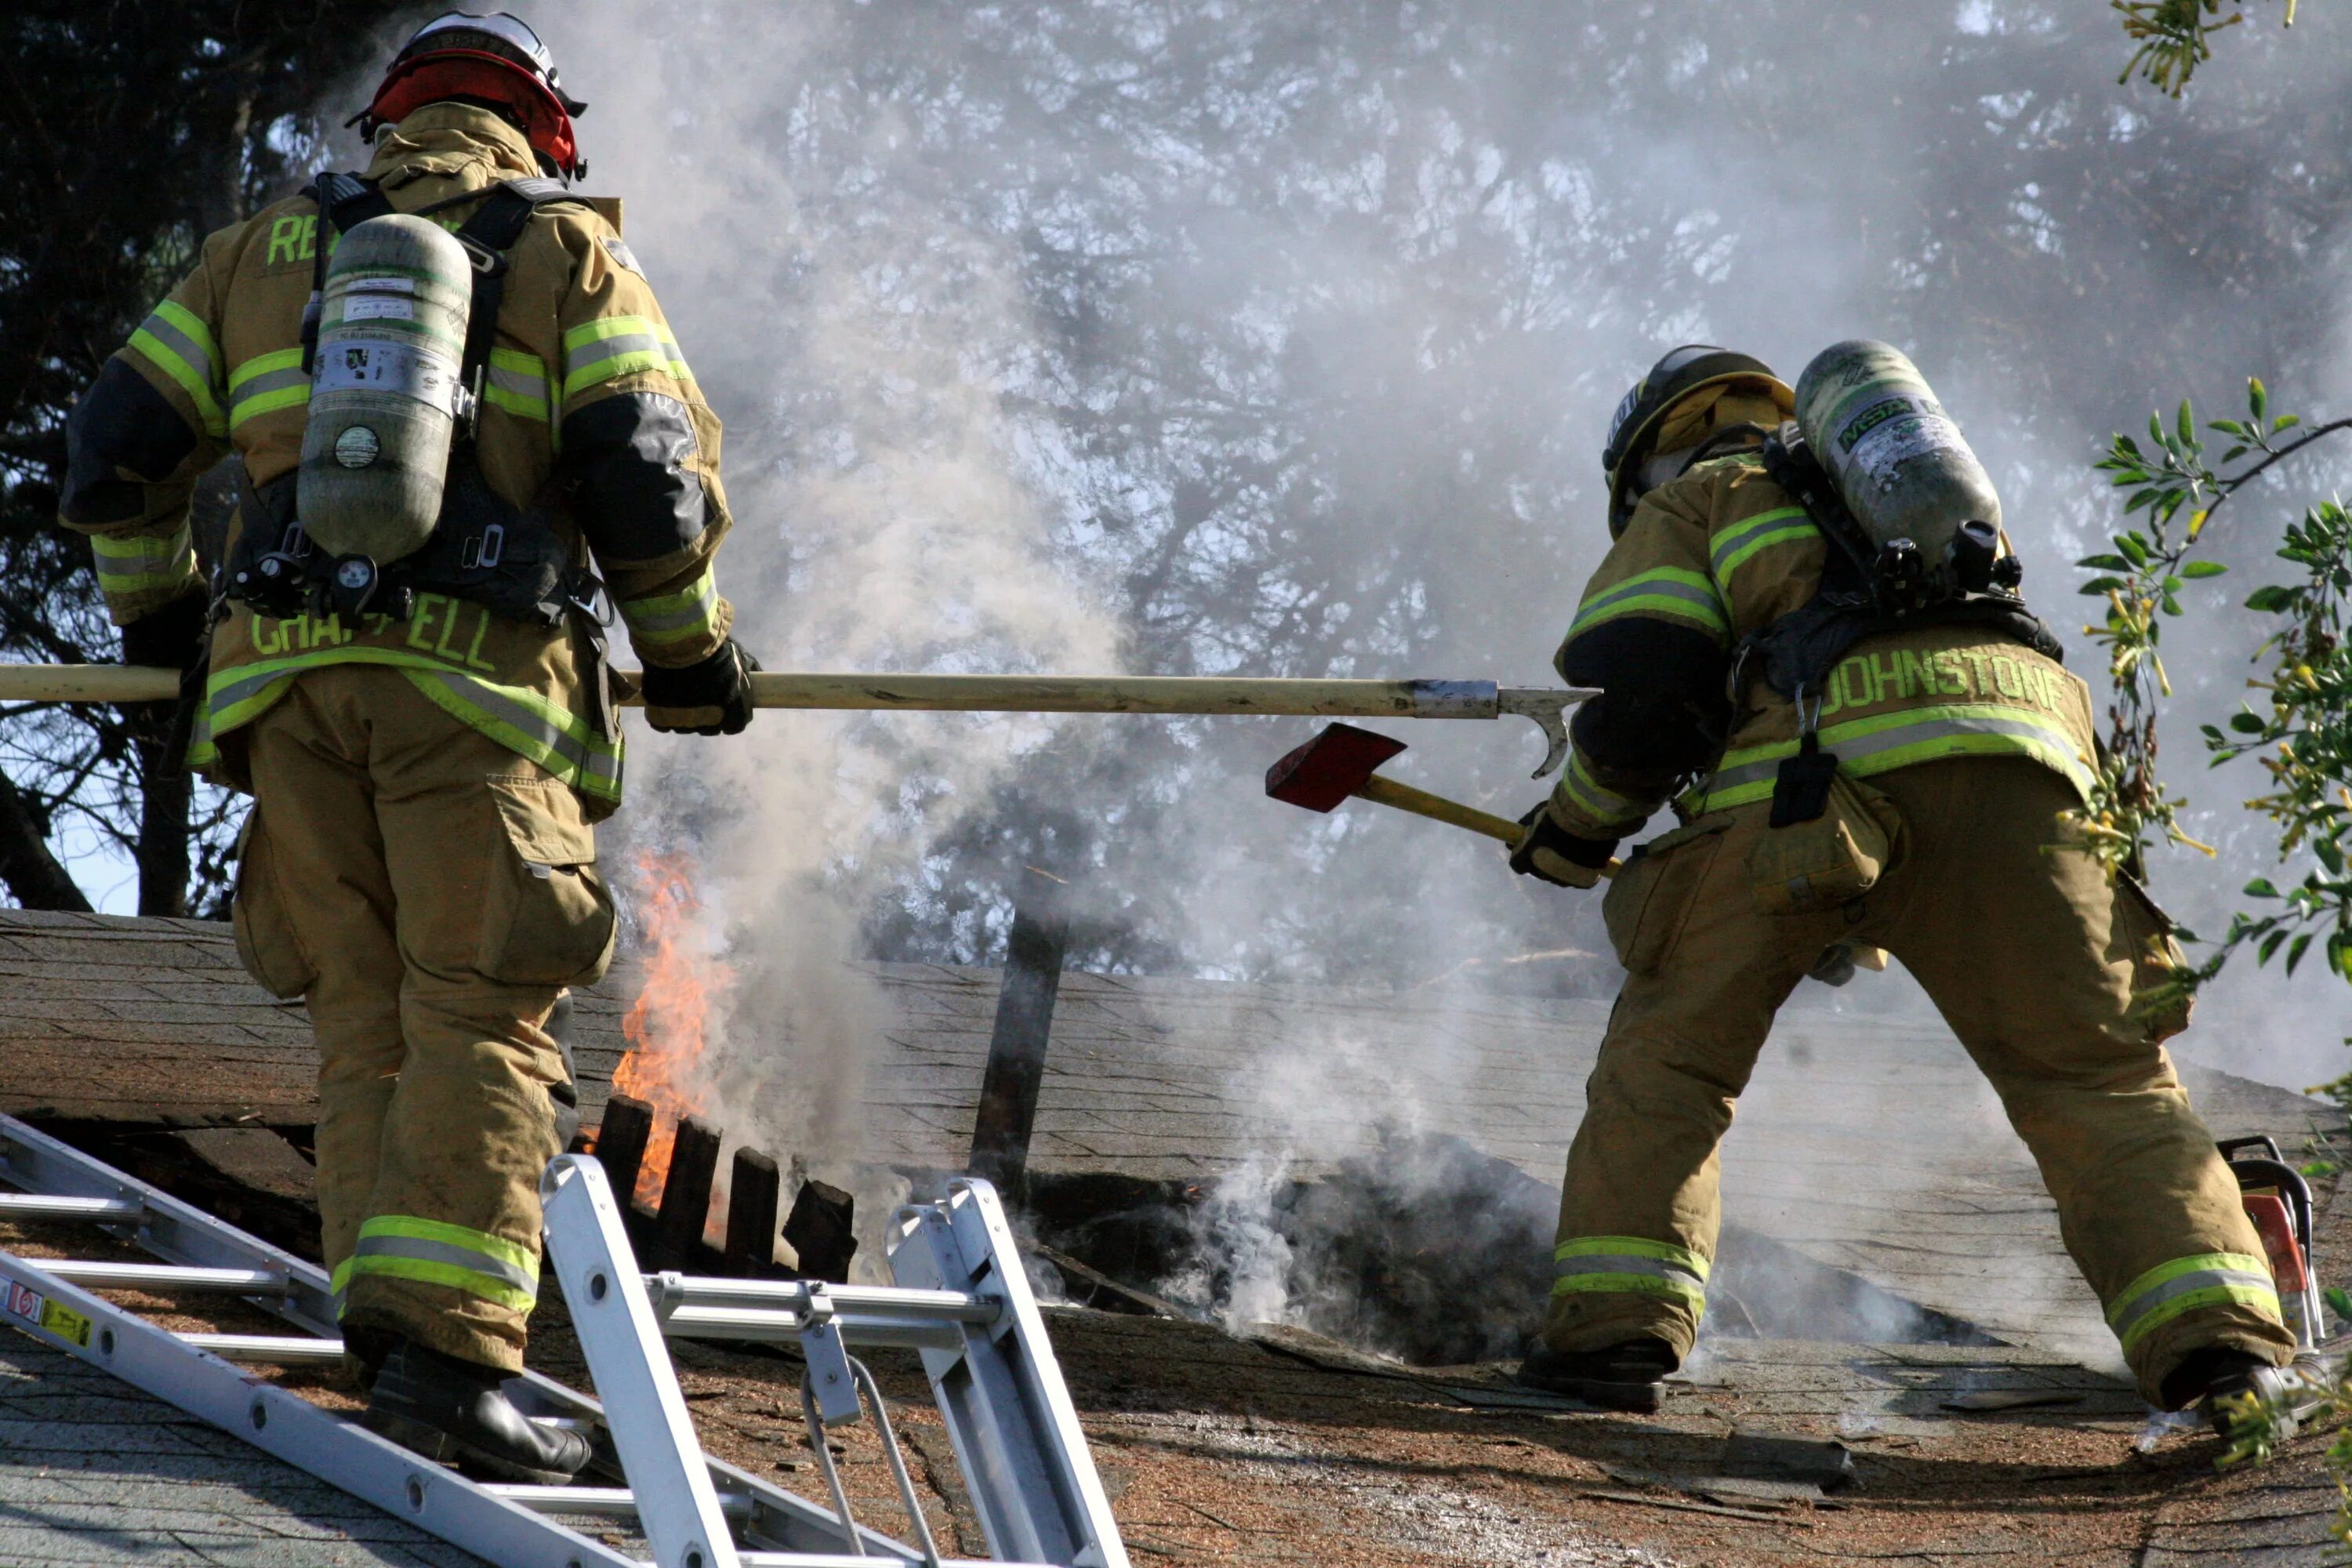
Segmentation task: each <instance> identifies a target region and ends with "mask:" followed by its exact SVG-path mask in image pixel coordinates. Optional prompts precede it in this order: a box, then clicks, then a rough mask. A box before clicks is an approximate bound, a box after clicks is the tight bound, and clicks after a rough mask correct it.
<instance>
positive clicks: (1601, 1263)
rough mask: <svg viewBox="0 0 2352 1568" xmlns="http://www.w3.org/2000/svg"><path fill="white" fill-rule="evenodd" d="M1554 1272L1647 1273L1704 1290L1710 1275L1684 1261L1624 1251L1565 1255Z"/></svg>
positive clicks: (1561, 1274) (1565, 1276)
mask: <svg viewBox="0 0 2352 1568" xmlns="http://www.w3.org/2000/svg"><path fill="white" fill-rule="evenodd" d="M1552 1272H1553V1273H1554V1274H1555V1275H1556V1276H1558V1277H1559V1278H1560V1279H1569V1278H1570V1277H1571V1276H1573V1275H1578V1274H1646V1275H1648V1276H1649V1277H1650V1278H1651V1279H1666V1280H1671V1281H1673V1282H1674V1283H1675V1284H1677V1285H1687V1286H1689V1287H1690V1288H1691V1289H1694V1290H1698V1289H1705V1288H1706V1276H1705V1275H1703V1274H1701V1273H1699V1272H1698V1270H1696V1269H1695V1268H1689V1267H1687V1266H1685V1265H1684V1264H1680V1263H1669V1262H1667V1261H1666V1260H1665V1259H1664V1258H1633V1257H1630V1256H1628V1255H1626V1254H1624V1253H1614V1252H1588V1253H1584V1254H1581V1255H1580V1256H1578V1257H1575V1258H1561V1259H1560V1260H1559V1262H1557V1263H1555V1264H1554V1265H1553V1266H1552Z"/></svg>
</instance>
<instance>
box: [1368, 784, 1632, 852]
mask: <svg viewBox="0 0 2352 1568" xmlns="http://www.w3.org/2000/svg"><path fill="white" fill-rule="evenodd" d="M1356 795H1357V798H1358V799H1360V800H1369V801H1370V802H1372V803H1373V804H1374V805H1390V806H1394V807H1395V808H1396V809H1397V810H1399V811H1409V812H1411V813H1412V814H1413V815H1414V816H1426V817H1428V818H1430V819H1431V820H1432V821H1434V822H1444V823H1450V824H1452V825H1453V826H1455V827H1466V828H1468V829H1469V830H1470V831H1471V832H1473V833H1482V834H1484V835H1486V837H1489V838H1493V839H1496V840H1498V841H1499V842H1501V843H1504V844H1507V845H1509V846H1511V847H1513V848H1514V849H1516V848H1517V847H1518V844H1519V840H1520V839H1521V838H1523V837H1526V836H1527V831H1528V830H1527V829H1526V828H1524V827H1522V826H1519V825H1518V824H1517V823H1516V822H1513V821H1512V820H1511V819H1510V818H1509V817H1507V816H1496V815H1494V813H1492V812H1486V811H1480V810H1479V809H1478V808H1477V807H1476V806H1475V805H1463V804H1462V803H1461V802H1460V801H1454V800H1448V799H1446V798H1445V797H1444V795H1432V794H1430V793H1429V792H1428V791H1427V790H1425V789H1415V788H1414V787H1413V786H1412V785H1411V784H1399V783H1398V782H1397V781H1396V780H1394V779H1391V778H1382V777H1381V775H1380V774H1378V773H1374V774H1373V775H1372V776H1371V777H1370V779H1367V780H1366V781H1365V782H1364V785H1363V787H1362V788H1360V789H1359V790H1357V791H1356ZM1623 867H1624V862H1623V861H1622V860H1615V859H1612V860H1611V861H1610V862H1609V864H1608V865H1606V866H1603V867H1602V868H1601V875H1602V876H1603V877H1614V876H1615V875H1616V874H1617V873H1618V872H1619V871H1620V870H1621V869H1622V868H1623Z"/></svg>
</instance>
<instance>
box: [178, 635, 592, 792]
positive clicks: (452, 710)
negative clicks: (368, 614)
mask: <svg viewBox="0 0 2352 1568" xmlns="http://www.w3.org/2000/svg"><path fill="white" fill-rule="evenodd" d="M331 664H383V665H390V666H392V667H394V668H397V669H399V670H400V671H401V672H402V673H403V674H404V675H406V676H407V677H408V679H410V680H411V681H413V682H414V683H415V686H416V689H418V690H419V691H422V692H423V693H424V694H425V696H426V697H427V698H429V699H431V700H432V701H433V702H434V703H435V704H436V706H438V707H439V708H440V709H441V710H443V711H445V712H446V713H448V714H449V715H450V716H451V717H452V718H455V719H457V720H459V721H462V722H464V723H465V724H466V725H467V727H469V728H471V729H474V730H477V731H480V732H481V733H483V734H485V735H488V737H489V738H490V739H492V740H494V741H496V742H499V744H500V745H502V746H504V747H506V748H507V750H509V751H510V752H514V753H515V754H516V755H518V756H522V757H528V758H530V760H531V761H532V762H534V763H538V764H539V765H540V766H541V767H542V768H545V769H546V770H547V771H548V772H549V773H552V774H554V775H555V776H556V777H557V778H559V779H561V780H562V781H563V783H565V784H569V785H571V786H572V788H573V789H576V790H578V791H580V792H581V793H582V794H583V795H592V796H593V797H595V798H596V799H599V800H609V801H618V800H619V799H620V798H621V743H620V741H619V739H618V738H617V737H607V736H604V735H600V734H598V733H596V731H594V730H593V729H592V728H591V727H590V726H589V724H588V721H586V720H584V719H583V718H581V717H580V716H579V715H578V714H575V713H569V712H566V711H565V710H562V708H559V707H557V706H556V705H555V704H554V703H552V702H550V701H549V700H547V699H546V698H544V697H541V695H540V694H539V693H537V692H535V691H529V690H525V689H523V688H521V687H519V686H500V685H499V684H497V683H496V682H494V681H489V680H485V679H481V678H480V677H479V676H476V675H471V674H468V673H467V672H466V671H464V670H462V669H452V668H449V667H448V666H447V665H445V664H443V663H441V662H440V661H439V660H437V659H434V658H426V657H425V656H424V655H422V654H415V653H410V652H408V651H407V650H405V649H404V648H391V647H374V646H372V645H362V646H358V647H331V648H319V649H317V650H315V651H313V652H310V653H306V654H298V655H296V656H295V657H293V658H278V659H265V660H262V661H261V662H259V663H255V664H239V665H232V666H230V667H229V668H226V669H215V670H214V671H213V674H212V679H211V680H210V682H209V683H208V684H207V686H206V689H205V715H204V726H203V729H202V730H201V731H200V739H199V743H198V744H197V745H196V746H194V747H192V748H191V750H190V753H189V755H190V758H191V760H192V761H193V762H195V763H205V762H209V761H210V760H212V759H213V758H214V757H215V756H216V755H217V754H218V752H217V743H218V741H219V737H221V736H222V735H225V734H226V733H227V732H228V731H231V730H234V729H236V728H237V727H238V726H240V725H243V724H249V723H251V722H252V721H254V720H255V719H257V718H259V717H260V716H261V715H262V714H263V713H265V712H267V711H268V709H269V707H270V705H271V704H272V703H274V702H276V701H277V700H278V699H279V698H280V697H282V696H284V695H285V693H286V689H287V688H288V686H289V684H290V683H291V682H292V681H293V679H294V678H295V677H297V676H299V675H300V674H301V673H302V672H303V671H304V670H306V669H319V668H324V667H325V666H327V665H331Z"/></svg>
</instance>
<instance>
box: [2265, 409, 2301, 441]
mask: <svg viewBox="0 0 2352 1568" xmlns="http://www.w3.org/2000/svg"><path fill="white" fill-rule="evenodd" d="M2302 423H2303V419H2302V417H2301V416H2298V415H2294V414H2282V415H2280V416H2278V417H2277V418H2275V419H2273V420H2272V421H2271V434H2272V435H2273V436H2275V435H2277V434H2278V433H2279V432H2280V431H2282V430H2292V429H2294V427H2295V426H2298V425H2300V424H2302Z"/></svg>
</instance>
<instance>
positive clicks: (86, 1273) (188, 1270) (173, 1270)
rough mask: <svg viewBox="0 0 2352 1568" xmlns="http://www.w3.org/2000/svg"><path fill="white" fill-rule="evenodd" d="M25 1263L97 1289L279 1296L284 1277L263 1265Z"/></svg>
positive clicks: (54, 1260) (74, 1260)
mask: <svg viewBox="0 0 2352 1568" xmlns="http://www.w3.org/2000/svg"><path fill="white" fill-rule="evenodd" d="M25 1261H26V1263H29V1264H31V1265H32V1266H33V1267H34V1268H37V1269H39V1270H41V1272H43V1273H44V1274H47V1275H48V1276H50V1277H51V1278H53V1279H62V1280H64V1281H65V1282H66V1283H67V1284H68V1285H80V1286H85V1287H88V1288H89V1289H97V1290H164V1291H170V1290H221V1291H226V1292H227V1293H229V1294H230V1295H234V1296H283V1295H284V1294H286V1283H287V1282H286V1276H284V1275H283V1274H278V1273H275V1272H273V1271H271V1270H269V1269H267V1268H194V1267H191V1266H188V1265H184V1264H178V1263H99V1262H94V1261H92V1260H89V1259H87V1258H26V1259H25Z"/></svg>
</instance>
